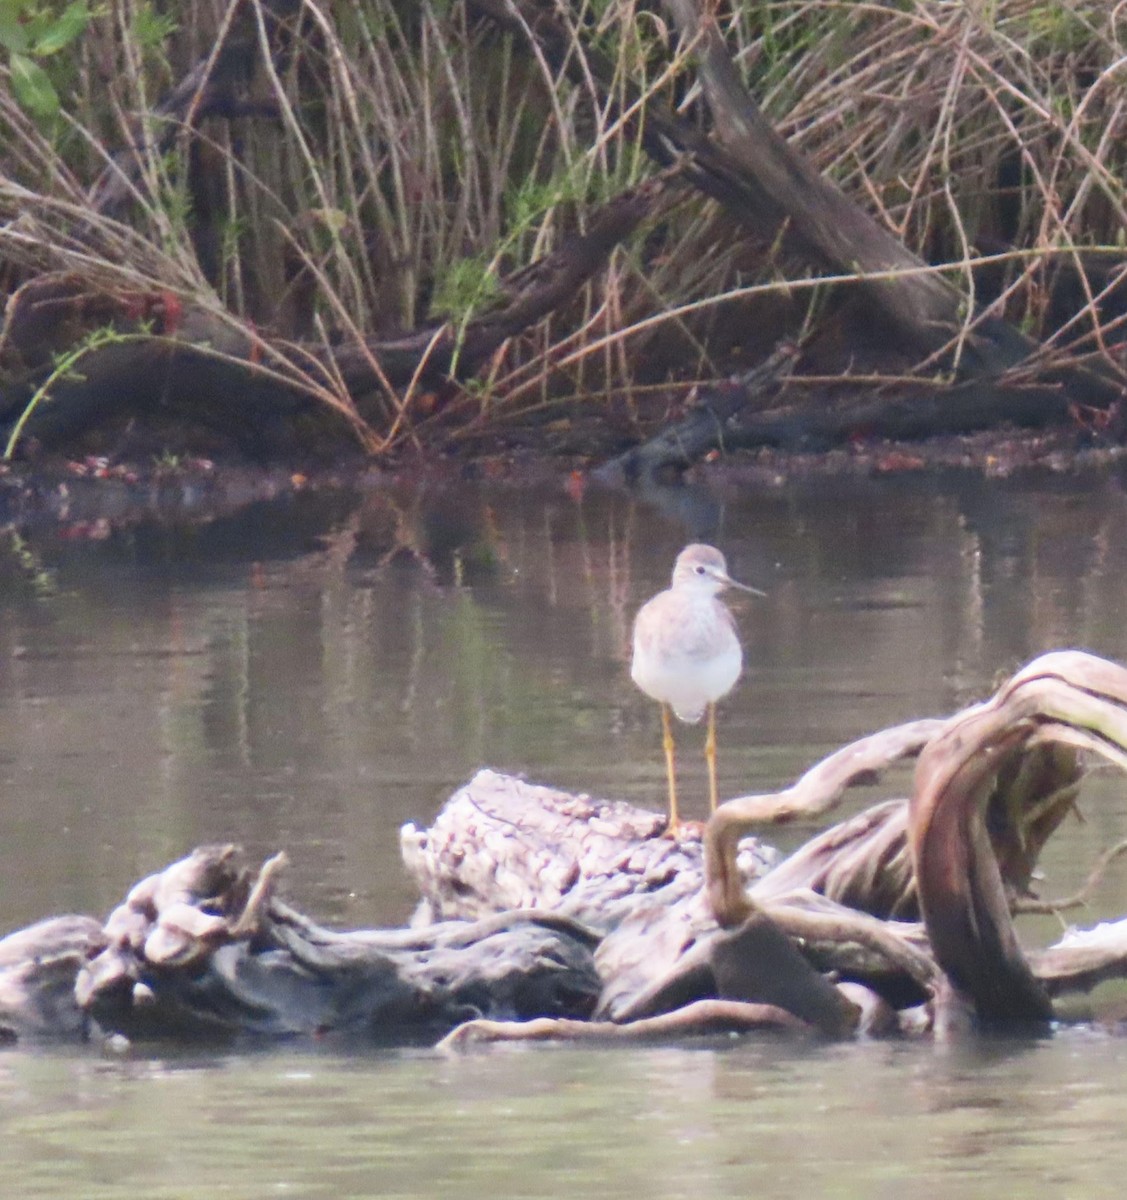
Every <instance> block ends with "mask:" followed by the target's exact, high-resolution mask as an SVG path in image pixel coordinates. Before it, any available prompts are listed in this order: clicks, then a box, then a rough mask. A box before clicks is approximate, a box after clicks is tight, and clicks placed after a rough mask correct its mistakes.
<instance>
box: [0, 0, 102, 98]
mask: <svg viewBox="0 0 1127 1200" xmlns="http://www.w3.org/2000/svg"><path fill="white" fill-rule="evenodd" d="M91 15H92V13H91V9H90V6H89V4H87V3H86V2H85V0H73V2H72V3H70V4H67V5H66V6H65V7H63V6H60V5H58V4H50V3H41V2H40V0H0V49H2V50H3V51H4V52H5V53H6V55H7V59H8V74H9V77H10V78H11V81H12V93H13V95H14V96H15V98H16V100H17V101H19V103H20V105H21V106H22V107H23V108H24V109H25V110H26V111H27V112H29V113H31V114H32V115H33V116H35V117H39V118H43V119H49V118H52V117H54V116H55V115H56V114H57V113H58V111H59V93H58V90H57V88H56V86H55V83H54V81H53V80H52V78H51V75H50V73H49V71H48V70H47V67H46V66H45V65H44V64H45V63H46V62H47V60H49V59H51V58H52V57H53V56H55V55H57V54H58V53H59V51H60V50H64V49H65V48H66V47H67V46H69V45H70V44H71V43H72V42H73V41H74V40H75V39H76V38H77V37H79V36H80V35H81V34H82V32H83V31H84V30H85V29H86V26H87V24H88V22H89V21H90V17H91Z"/></svg>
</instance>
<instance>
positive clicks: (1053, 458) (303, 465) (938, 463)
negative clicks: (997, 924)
mask: <svg viewBox="0 0 1127 1200" xmlns="http://www.w3.org/2000/svg"><path fill="white" fill-rule="evenodd" d="M491 440H492V443H493V444H492V445H490V446H488V447H487V446H485V445H480V446H478V447H477V452H476V453H475V454H474V455H472V456H469V457H465V458H462V457H455V456H444V455H438V454H428V455H414V454H407V453H404V454H401V455H399V456H397V457H396V459H395V460H394V461H389V462H386V463H382V464H380V465H376V464H373V463H372V462H371V461H370V460H368V459H365V458H364V457H362V456H361V455H359V454H351V455H345V456H343V457H342V458H341V459H340V460H339V461H337V462H335V463H327V462H325V461H324V460H320V461H316V460H311V459H308V458H306V459H303V460H300V461H299V460H296V459H295V460H293V461H291V462H279V463H277V464H274V465H263V464H260V463H254V462H248V461H247V460H246V459H245V458H243V457H242V456H238V455H226V456H221V457H216V458H206V457H203V456H198V455H184V456H182V457H169V456H159V457H158V456H147V457H137V458H132V459H129V458H117V457H112V456H105V455H86V456H83V457H81V458H68V457H65V456H59V455H51V456H42V457H39V458H37V459H36V460H35V461H33V462H17V463H2V464H0V527H7V528H27V527H29V526H36V525H40V524H46V525H61V526H64V527H68V528H70V530H71V531H72V535H73V536H75V537H84V538H91V539H95V540H96V539H97V538H99V537H102V536H105V535H106V534H107V533H108V532H110V531H111V530H112V528H113V527H114V526H115V525H121V524H129V523H136V522H140V521H187V522H200V523H206V522H209V521H214V520H216V519H219V518H221V517H225V516H231V515H234V514H236V513H239V512H241V511H243V510H246V509H248V508H249V507H251V506H254V505H268V504H272V503H275V502H283V503H284V502H285V501H286V500H288V499H296V498H298V497H312V496H319V497H323V498H324V497H331V496H334V495H335V496H349V495H351V496H358V495H362V494H364V493H365V492H368V491H378V490H381V489H388V488H390V489H401V488H416V487H420V486H423V487H440V488H441V487H445V486H454V485H459V484H463V483H472V482H477V481H488V482H490V483H496V484H503V485H505V486H512V487H516V488H548V489H553V490H559V491H561V492H563V493H565V494H566V495H568V496H569V497H570V498H571V499H572V500H576V501H577V500H579V499H581V498H582V496H583V494H584V493H585V492H586V490H587V489H588V488H592V487H595V488H599V489H606V488H610V489H612V490H617V489H618V488H625V489H626V490H631V489H633V490H638V488H637V486H636V485H634V484H626V483H623V482H619V483H615V482H613V481H610V482H608V481H606V480H605V479H603V478H601V477H600V467H601V466H602V465H603V463H605V461H606V456H605V455H602V454H599V455H596V454H591V453H580V452H579V450H578V448H577V446H576V444H575V443H576V442H577V441H579V440H581V439H580V438H579V436H578V434H573V433H571V432H569V433H568V436H567V438H566V440H564V439H562V438H561V440H560V444H559V445H558V446H557V448H556V450H555V451H554V452H552V453H545V452H544V451H543V448H542V447H537V446H536V445H534V444H532V442H531V440H530V439H529V438H523V439H522V438H519V437H516V436H513V437H511V438H509V439H502V438H499V437H495V438H493V439H491ZM1125 458H1127V449H1125V448H1124V447H1122V446H1118V445H1113V444H1109V443H1108V442H1106V441H1104V440H1102V439H1099V438H1094V437H1092V436H1091V435H1090V434H1089V433H1088V432H1086V431H1084V430H1078V429H1069V430H1058V431H1053V432H1047V433H1040V434H1033V433H1029V432H1024V433H1023V432H1017V431H1009V430H1008V431H1003V432H991V433H980V434H975V435H968V436H964V437H945V438H932V439H928V440H927V441H923V442H895V441H886V440H864V439H857V440H856V441H855V442H853V443H852V444H850V445H848V446H845V447H840V448H835V449H832V450H825V451H820V452H813V451H810V452H793V451H786V450H779V449H761V450H758V451H740V452H735V453H732V454H727V455H722V456H721V455H713V456H711V457H710V458H709V459H708V460H707V461H704V462H701V463H698V464H696V465H694V466H692V467H689V468H687V469H684V470H677V469H670V470H667V471H664V472H662V473H660V474H659V476H658V477H657V478H655V479H653V480H650V481H646V482H645V483H644V484H643V485H642V487H641V494H645V492H646V491H647V490H651V491H652V490H653V489H654V488H658V489H661V490H663V491H676V489H677V488H679V487H682V486H687V487H700V488H704V489H715V490H717V491H718V492H719V493H721V494H722V493H723V492H725V491H726V490H728V489H731V488H737V489H739V490H741V491H744V492H749V493H754V492H756V491H763V492H768V493H770V492H777V491H778V490H780V489H782V488H785V487H791V486H796V487H800V488H801V487H803V486H819V485H821V484H823V483H825V482H827V481H829V482H832V481H833V480H835V479H861V480H863V479H868V478H872V479H887V478H896V477H904V478H911V477H917V476H918V477H924V476H929V475H930V476H933V477H941V476H943V475H946V474H951V473H955V474H964V473H965V474H967V475H976V476H980V477H983V478H994V479H1011V478H1012V479H1022V478H1036V477H1038V476H1041V477H1060V478H1067V477H1070V476H1074V477H1080V476H1086V475H1093V474H1100V473H1103V472H1108V471H1115V470H1117V469H1118V468H1119V466H1120V464H1122V463H1123V461H1124V459H1125Z"/></svg>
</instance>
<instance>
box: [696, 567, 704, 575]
mask: <svg viewBox="0 0 1127 1200" xmlns="http://www.w3.org/2000/svg"><path fill="white" fill-rule="evenodd" d="M697 574H698V575H704V574H705V569H704V567H697Z"/></svg>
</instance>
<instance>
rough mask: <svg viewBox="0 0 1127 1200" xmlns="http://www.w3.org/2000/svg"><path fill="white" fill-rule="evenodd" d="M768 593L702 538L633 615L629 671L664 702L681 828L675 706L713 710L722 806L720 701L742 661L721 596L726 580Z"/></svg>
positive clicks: (691, 718)
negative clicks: (742, 579) (738, 574)
mask: <svg viewBox="0 0 1127 1200" xmlns="http://www.w3.org/2000/svg"><path fill="white" fill-rule="evenodd" d="M730 587H734V588H739V589H740V590H741V591H744V592H751V593H752V594H754V595H756V596H764V595H766V593H765V592H761V591H760V590H759V589H758V588H753V587H748V585H747V584H746V583H737V582H736V580H734V579H733V578H732V577H731V576H730V575H729V574H728V564H727V563H726V562H725V560H724V555H723V554H721V553H720V551H719V550H717V549H716V548H715V547H714V546H705V545H701V544H699V543H695V544H693V545H691V546H686V547H685V548H684V550H682V551H681V553H680V554H678V555H677V562H676V564H675V565H674V567H673V583H672V585H671V586H670V587H669V588H667V589H666V590H665V591H664V592H659V593H658V594H657V595H656V596H654V597H653V598H652V599H651V600H647V601H646V603H645V604H643V605H642V607H641V608H640V609H639V610H638V615H637V616H636V617H635V618H634V657H633V661H632V662H631V664H630V677H631V678H632V679H633V680H634V682H635V683H636V684H637V685H638V687H640V688H641V689H642V691H643V692H645V693H646V695H647V696H650V697H652V699H654V700H656V701H657V702H658V703H659V704H660V705H661V731H662V746H663V747H664V749H665V771H666V775H667V777H668V781H669V827H668V829H667V830H666V832H667V833H668V834H669V835H671V836H674V835H676V832H677V828H678V825H679V818H678V815H677V780H676V771H675V766H674V747H673V727H672V724H671V722H670V719H669V713H670V710H671V709H672V711H673V712H674V713H675V714H676V716H677V718H678V719H679V720H681V721H685V722H686V723H687V724H689V725H696V724H697V723H698V722H699V721H700V719H701V717H703V716H704V714H705V712H707V713H708V735H707V737H706V738H705V742H704V757H705V760H706V761H707V763H708V788H709V800H710V801H711V804H712V811H713V812H715V811H716V702H717V700H719V699H721V698H722V697H723V696H726V695H727V694H728V693H729V692H730V691H731V690H732V688H733V687H734V686H735V683H736V680H737V679H739V677H740V670H741V669H742V667H743V650H742V649H741V647H740V639H739V634H738V633H737V632H736V622H735V621H734V620H733V618H732V614H731V613H730V612H729V611H728V609H727V606H726V605H725V604H724V603H723V602H722V601H721V600H720V599H719V595H720V593H721V592H723V591H724V590H725V588H730Z"/></svg>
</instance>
